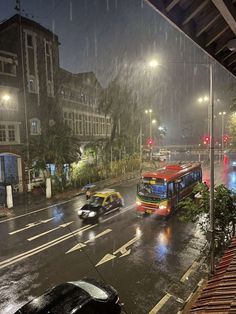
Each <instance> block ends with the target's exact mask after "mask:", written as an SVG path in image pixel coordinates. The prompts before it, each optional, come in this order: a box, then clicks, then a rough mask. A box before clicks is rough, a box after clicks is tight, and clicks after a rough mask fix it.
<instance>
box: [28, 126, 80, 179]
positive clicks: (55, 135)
mask: <svg viewBox="0 0 236 314" xmlns="http://www.w3.org/2000/svg"><path fill="white" fill-rule="evenodd" d="M29 151H30V162H31V165H33V164H34V166H35V167H36V168H38V169H42V170H44V171H45V172H46V175H47V176H48V175H49V173H48V169H47V164H49V163H52V164H55V167H56V175H57V176H58V177H59V178H60V181H61V182H62V181H63V180H62V178H63V169H64V165H65V164H70V163H72V162H74V161H76V160H78V159H79V153H80V150H79V145H78V144H77V142H76V140H75V139H74V138H73V137H72V136H71V130H70V128H69V127H68V126H66V125H64V124H63V123H58V124H55V125H53V126H52V127H50V128H49V129H48V130H47V132H46V133H44V134H41V135H38V136H34V137H31V139H30V145H29Z"/></svg>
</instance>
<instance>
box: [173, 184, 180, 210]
mask: <svg viewBox="0 0 236 314" xmlns="http://www.w3.org/2000/svg"><path fill="white" fill-rule="evenodd" d="M180 182H181V180H176V181H175V182H174V189H175V194H176V204H178V203H179V201H180V190H181V188H180Z"/></svg>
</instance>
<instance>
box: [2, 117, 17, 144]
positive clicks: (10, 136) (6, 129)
mask: <svg viewBox="0 0 236 314" xmlns="http://www.w3.org/2000/svg"><path fill="white" fill-rule="evenodd" d="M0 143H4V144H8V143H15V144H18V143H20V140H19V123H17V124H15V123H11V122H9V123H6V122H3V123H1V124H0Z"/></svg>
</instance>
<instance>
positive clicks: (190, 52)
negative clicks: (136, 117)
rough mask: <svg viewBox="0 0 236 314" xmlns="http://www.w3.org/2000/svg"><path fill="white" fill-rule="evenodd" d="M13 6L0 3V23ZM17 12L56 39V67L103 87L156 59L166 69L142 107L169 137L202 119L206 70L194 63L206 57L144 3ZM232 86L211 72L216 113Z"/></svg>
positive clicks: (71, 3)
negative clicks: (123, 68) (123, 71)
mask: <svg viewBox="0 0 236 314" xmlns="http://www.w3.org/2000/svg"><path fill="white" fill-rule="evenodd" d="M14 7H15V0H0V20H4V19H7V18H9V17H10V16H12V15H13V14H15V11H14ZM21 7H22V10H24V11H23V12H22V14H23V15H24V16H28V18H31V19H34V20H35V21H37V22H39V23H40V24H42V25H43V26H45V27H46V28H49V29H50V30H52V31H53V32H54V33H56V34H57V35H58V37H59V41H60V43H61V46H60V65H61V67H63V68H65V69H67V70H70V71H72V72H74V73H78V72H85V71H94V72H95V74H96V76H97V78H98V79H99V81H100V82H101V84H102V85H103V86H106V85H107V84H108V82H109V81H110V80H111V79H112V77H114V76H115V75H116V73H117V70H118V69H119V66H120V65H121V64H123V63H124V62H125V63H127V64H132V65H133V66H134V65H135V66H136V65H137V66H139V65H140V64H142V63H144V62H146V61H145V60H149V59H150V58H152V57H156V58H158V59H159V60H160V61H161V62H163V64H166V65H165V66H163V67H160V68H159V69H157V71H158V72H157V74H156V77H155V78H156V79H155V80H153V82H152V84H151V85H150V86H149V87H150V90H155V88H156V90H157V91H158V93H156V95H155V97H152V98H150V99H149V98H148V97H147V106H151V107H153V109H154V110H155V111H156V113H157V114H158V112H161V115H162V120H163V123H164V124H165V125H167V127H168V128H169V130H170V133H173V132H174V133H176V127H177V128H178V131H179V132H183V129H184V128H185V130H188V129H191V128H192V126H193V124H196V127H197V125H198V124H199V121H200V120H201V117H204V115H205V114H206V110H205V109H204V108H202V107H200V106H199V104H197V103H196V99H197V98H198V97H199V96H201V95H203V94H205V93H207V90H208V88H209V82H208V81H209V79H208V70H207V68H206V67H204V66H203V65H197V63H202V62H207V60H208V59H207V58H208V57H207V56H206V55H205V54H204V53H203V52H202V51H201V50H200V49H199V48H198V47H196V46H195V45H194V44H193V43H192V42H191V41H190V40H189V39H188V38H186V37H185V36H184V35H183V34H181V33H180V32H178V31H177V30H176V29H175V28H173V27H172V26H170V25H169V23H168V22H167V21H165V20H164V18H162V17H161V16H160V15H159V14H158V13H157V12H155V11H154V10H153V8H151V7H150V6H149V5H148V4H147V3H146V2H145V1H143V0H22V1H21ZM26 14H27V15H26ZM168 62H180V63H176V64H173V63H171V64H170V63H169V64H168ZM181 62H183V63H182V64H181ZM184 62H191V63H193V64H192V65H186V64H184ZM139 74H140V73H139ZM233 81H234V79H233V78H232V76H231V75H230V74H228V73H227V71H226V70H224V69H222V68H221V67H220V66H218V65H217V66H216V67H215V91H216V93H215V96H216V98H219V99H220V100H221V102H219V105H218V106H219V109H218V110H221V109H224V110H228V107H229V105H230V98H231V97H232V92H231V91H229V85H232V83H233ZM150 95H151V94H150ZM152 95H153V93H152ZM180 108H181V111H180ZM198 116H199V119H200V120H198V118H197V117H198ZM170 117H171V120H172V121H170ZM193 117H195V119H194V121H192V122H189V121H190V120H191V118H193ZM173 122H174V124H173ZM188 124H190V125H188ZM173 125H175V126H173ZM187 132H188V131H187ZM170 133H169V134H170Z"/></svg>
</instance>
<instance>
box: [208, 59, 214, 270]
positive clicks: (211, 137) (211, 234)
mask: <svg viewBox="0 0 236 314" xmlns="http://www.w3.org/2000/svg"><path fill="white" fill-rule="evenodd" d="M209 76H210V106H211V107H210V108H211V110H210V212H209V214H210V230H209V232H210V239H211V240H210V272H211V273H212V274H213V273H214V271H215V217H214V99H213V65H212V63H210V64H209Z"/></svg>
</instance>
